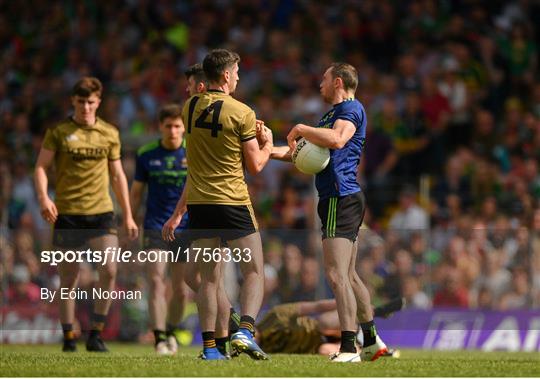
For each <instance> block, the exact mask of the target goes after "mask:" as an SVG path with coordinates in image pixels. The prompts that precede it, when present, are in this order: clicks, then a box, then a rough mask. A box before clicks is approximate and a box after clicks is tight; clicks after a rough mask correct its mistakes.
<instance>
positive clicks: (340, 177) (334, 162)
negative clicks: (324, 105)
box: [315, 99, 367, 199]
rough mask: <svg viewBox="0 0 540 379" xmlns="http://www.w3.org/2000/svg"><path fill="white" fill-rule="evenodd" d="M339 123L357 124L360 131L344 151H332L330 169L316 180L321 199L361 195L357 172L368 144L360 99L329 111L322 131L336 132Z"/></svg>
mask: <svg viewBox="0 0 540 379" xmlns="http://www.w3.org/2000/svg"><path fill="white" fill-rule="evenodd" d="M336 120H347V121H350V122H352V123H353V125H354V126H355V127H356V131H355V132H354V135H353V136H352V138H351V139H350V140H349V141H347V143H346V144H345V146H343V148H341V149H336V150H333V149H330V162H329V163H328V166H326V168H325V169H324V170H322V171H321V172H320V173H318V174H317V176H316V177H315V185H316V187H317V191H318V192H319V197H320V198H321V199H327V198H330V197H338V196H346V195H350V194H353V193H356V192H359V191H361V189H360V185H359V184H358V182H357V181H356V172H357V170H358V164H359V163H360V157H361V156H362V149H363V148H364V143H365V141H366V124H367V120H366V112H365V110H364V107H363V106H362V104H361V103H360V102H359V101H358V100H356V99H348V100H345V101H343V102H341V103H339V104H336V105H334V107H333V108H332V109H331V110H330V111H328V112H327V113H326V114H325V115H324V116H323V118H322V119H321V120H320V121H319V125H318V127H319V128H332V127H333V126H334V122H336Z"/></svg>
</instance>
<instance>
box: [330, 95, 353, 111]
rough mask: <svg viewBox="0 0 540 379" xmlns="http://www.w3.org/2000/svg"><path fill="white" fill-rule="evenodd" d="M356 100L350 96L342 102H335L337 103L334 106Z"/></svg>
mask: <svg viewBox="0 0 540 379" xmlns="http://www.w3.org/2000/svg"><path fill="white" fill-rule="evenodd" d="M354 100H355V98H354V97H349V98H347V99H345V100H343V101H342V102H341V103H337V104H335V105H334V108H335V107H337V106H338V105H341V104H343V103H347V102H349V101H354Z"/></svg>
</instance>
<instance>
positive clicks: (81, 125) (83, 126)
mask: <svg viewBox="0 0 540 379" xmlns="http://www.w3.org/2000/svg"><path fill="white" fill-rule="evenodd" d="M69 120H70V121H71V122H72V123H74V124H75V125H77V126H78V127H81V128H95V127H96V126H97V124H98V122H99V117H97V116H96V122H95V123H94V125H83V124H79V123H78V122H77V121H75V117H73V116H69Z"/></svg>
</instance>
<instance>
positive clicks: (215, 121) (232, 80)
mask: <svg viewBox="0 0 540 379" xmlns="http://www.w3.org/2000/svg"><path fill="white" fill-rule="evenodd" d="M239 61H240V57H239V56H238V54H236V53H233V52H230V51H228V50H224V49H218V50H213V51H212V52H210V53H209V54H208V55H207V56H206V57H205V59H204V61H203V69H204V72H205V75H206V77H207V79H208V81H209V83H210V85H209V88H208V90H207V92H204V93H202V94H200V95H196V96H193V97H191V98H190V99H189V100H188V101H187V102H186V104H185V105H184V110H183V120H184V124H185V126H186V144H187V159H188V164H189V167H190V168H189V170H188V181H187V184H186V191H187V193H186V197H187V207H188V213H189V229H191V233H192V234H193V236H194V239H195V241H194V242H193V244H192V250H195V249H197V248H200V249H205V248H206V249H208V250H210V251H212V252H214V251H218V252H219V249H218V248H219V246H220V244H221V242H222V241H225V242H227V244H228V249H226V250H225V251H224V252H223V254H222V255H219V254H218V258H217V259H214V257H212V259H209V260H206V261H204V260H203V259H202V257H199V259H198V261H197V263H198V267H199V271H200V274H201V285H200V287H199V291H198V294H197V303H198V307H199V319H200V324H201V329H202V332H203V333H202V336H203V343H204V349H203V359H224V357H223V355H222V354H220V353H219V352H218V350H217V349H216V348H215V346H216V343H215V325H216V317H217V303H218V300H217V290H218V282H219V277H220V270H221V264H220V263H219V261H220V260H221V259H223V260H224V261H228V260H229V261H230V260H231V259H235V258H236V257H232V256H231V254H234V252H241V254H239V255H237V257H240V267H241V271H242V273H243V276H244V282H243V286H242V291H241V299H240V302H241V306H242V311H241V315H242V316H241V320H240V329H239V331H238V332H237V333H235V334H234V335H233V336H232V338H231V344H232V345H233V347H235V348H236V349H237V350H239V351H245V352H246V353H248V354H249V355H250V356H251V357H252V358H254V359H267V355H266V354H265V353H264V352H263V351H262V350H261V349H260V348H259V347H258V346H257V344H256V343H255V340H254V339H253V333H254V326H253V324H254V322H255V318H256V317H257V314H258V312H259V309H260V307H261V304H262V297H263V284H264V276H263V270H262V268H263V257H262V244H261V238H260V235H259V232H258V230H257V222H256V220H255V218H254V212H253V208H252V206H251V201H250V198H249V194H248V190H247V184H246V182H245V178H244V166H245V167H246V168H247V169H248V171H249V172H250V173H252V174H257V173H258V172H260V171H261V170H262V169H263V168H264V166H265V165H266V163H267V162H268V159H269V157H270V153H271V151H272V147H273V140H272V133H271V132H270V130H269V129H268V128H264V130H263V132H262V133H259V134H257V129H256V125H257V122H256V117H255V112H254V111H253V110H252V109H251V108H249V107H248V106H247V105H245V104H243V103H241V102H239V101H237V100H235V99H234V98H233V97H232V96H231V94H232V93H233V92H234V91H235V89H236V84H237V82H238V79H239V77H238V63H239Z"/></svg>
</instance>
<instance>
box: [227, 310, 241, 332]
mask: <svg viewBox="0 0 540 379" xmlns="http://www.w3.org/2000/svg"><path fill="white" fill-rule="evenodd" d="M238 328H240V315H239V314H238V313H236V311H235V310H234V308H233V307H231V315H230V316H229V334H234V333H236V332H237V331H238Z"/></svg>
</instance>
